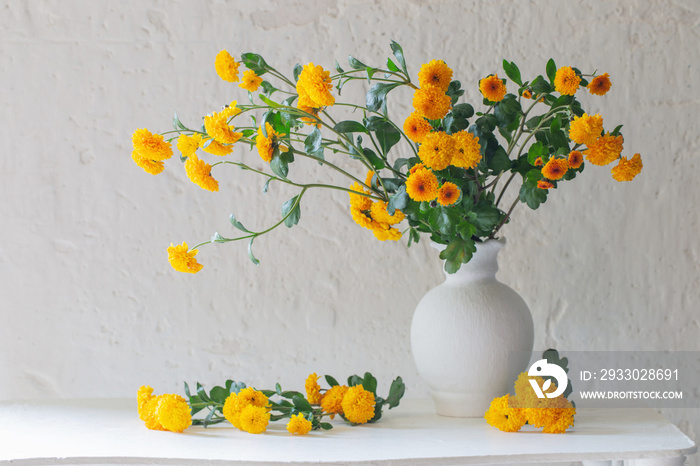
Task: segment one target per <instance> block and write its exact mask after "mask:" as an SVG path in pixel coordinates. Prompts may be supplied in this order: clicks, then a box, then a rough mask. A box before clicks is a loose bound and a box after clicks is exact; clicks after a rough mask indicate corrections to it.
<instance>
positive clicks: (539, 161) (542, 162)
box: [535, 157, 544, 167]
mask: <svg viewBox="0 0 700 466" xmlns="http://www.w3.org/2000/svg"><path fill="white" fill-rule="evenodd" d="M542 165H544V160H542V157H537V158H536V159H535V166H536V167H541V166H542Z"/></svg>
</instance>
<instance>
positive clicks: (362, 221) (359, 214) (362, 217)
mask: <svg viewBox="0 0 700 466" xmlns="http://www.w3.org/2000/svg"><path fill="white" fill-rule="evenodd" d="M365 212H366V211H365V210H360V209H358V208H356V207H351V208H350V214H351V215H352V219H353V220H354V221H355V223H357V224H358V225H360V226H361V227H364V228H369V229H370V230H372V229H373V228H374V223H375V222H374V221H373V220H372V217H369V216H367V214H366V213H365Z"/></svg>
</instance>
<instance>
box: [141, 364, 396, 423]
mask: <svg viewBox="0 0 700 466" xmlns="http://www.w3.org/2000/svg"><path fill="white" fill-rule="evenodd" d="M318 379H319V377H318V375H316V373H313V374H310V375H309V376H308V378H307V379H306V383H305V389H306V395H307V400H308V404H306V408H302V409H301V410H299V409H297V411H301V412H296V413H294V412H293V411H291V412H290V408H289V407H285V406H283V405H280V404H276V403H274V402H271V401H270V400H269V398H268V397H267V395H266V394H265V393H264V392H263V391H259V390H256V389H254V388H252V387H245V388H242V389H240V390H239V391H238V392H231V393H230V394H229V395H228V396H227V397H226V399H225V401H224V402H223V405H221V404H218V405H216V402H214V401H211V400H210V401H209V403H213V404H214V405H216V406H218V409H219V410H220V411H221V414H223V418H220V421H223V420H224V419H225V420H226V421H228V422H230V423H231V424H232V425H233V426H234V427H236V428H238V429H240V430H242V431H244V432H248V433H251V434H261V433H263V432H265V431H267V427H268V424H269V423H270V420H271V419H272V420H275V419H277V420H279V419H282V418H286V417H288V418H289V421H288V422H287V431H288V432H289V433H290V434H293V435H306V434H308V433H309V432H310V431H311V430H312V429H313V428H314V423H316V424H317V425H316V428H319V427H320V428H323V429H330V428H331V425H330V424H327V425H324V424H319V422H320V419H321V418H323V417H324V416H329V417H330V418H331V419H333V418H335V416H336V415H340V416H342V417H343V419H345V420H347V421H348V422H350V423H351V424H354V425H359V424H365V423H367V422H369V421H370V420H372V419H373V418H375V406H376V400H375V397H374V393H372V392H370V391H368V390H365V388H364V387H363V386H362V385H355V386H352V387H348V386H347V385H334V386H332V387H331V388H329V389H327V390H325V389H322V388H321V386H320V385H319V384H318ZM270 393H274V392H268V394H270ZM278 393H280V392H278ZM292 393H296V392H292ZM188 396H189V392H188ZM283 396H284V394H283ZM299 396H301V395H299ZM400 396H401V395H399V398H400ZM196 398H197V400H198V401H197V402H195V404H193V406H192V407H190V405H189V404H188V402H187V401H186V400H185V399H184V398H183V397H181V396H179V395H175V394H165V395H158V396H154V395H153V388H151V387H149V386H142V387H140V388H139V390H138V393H137V403H138V414H139V418H140V419H141V420H142V421H144V422H145V425H146V427H147V428H148V429H151V430H164V431H170V432H183V431H184V430H185V429H187V428H188V427H190V426H191V425H192V414H191V413H192V412H195V411H193V410H194V409H195V406H199V409H203V408H202V407H201V406H202V405H201V404H198V403H201V398H199V397H196ZM304 403H306V402H304ZM204 404H206V403H204ZM397 404H398V403H397ZM287 406H292V405H291V404H290V405H287ZM199 409H197V411H198V410H199ZM378 409H381V407H379V408H378ZM273 410H282V413H283V414H282V415H276V416H275V417H274V418H273V417H272V411H273ZM220 421H217V422H220ZM312 421H313V422H312ZM205 426H206V424H205Z"/></svg>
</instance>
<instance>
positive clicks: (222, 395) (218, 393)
mask: <svg viewBox="0 0 700 466" xmlns="http://www.w3.org/2000/svg"><path fill="white" fill-rule="evenodd" d="M230 394H231V393H230V392H229V391H228V390H226V389H225V388H224V387H219V386H218V385H217V386H216V387H214V388H212V389H211V391H210V392H209V396H210V397H211V399H212V400H213V401H216V402H217V403H221V404H223V403H224V402H225V401H226V398H228V396H229V395H230Z"/></svg>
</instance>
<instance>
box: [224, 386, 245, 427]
mask: <svg viewBox="0 0 700 466" xmlns="http://www.w3.org/2000/svg"><path fill="white" fill-rule="evenodd" d="M244 407H245V406H243V405H242V404H241V403H239V402H238V395H237V394H235V393H231V394H230V395H229V396H228V397H227V398H226V401H224V407H223V408H222V410H221V411H222V412H223V414H224V417H225V418H226V420H227V421H228V422H230V423H231V424H233V426H234V427H236V428H238V429H240V428H241V424H240V422H239V421H240V418H241V411H242V408H244Z"/></svg>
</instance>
